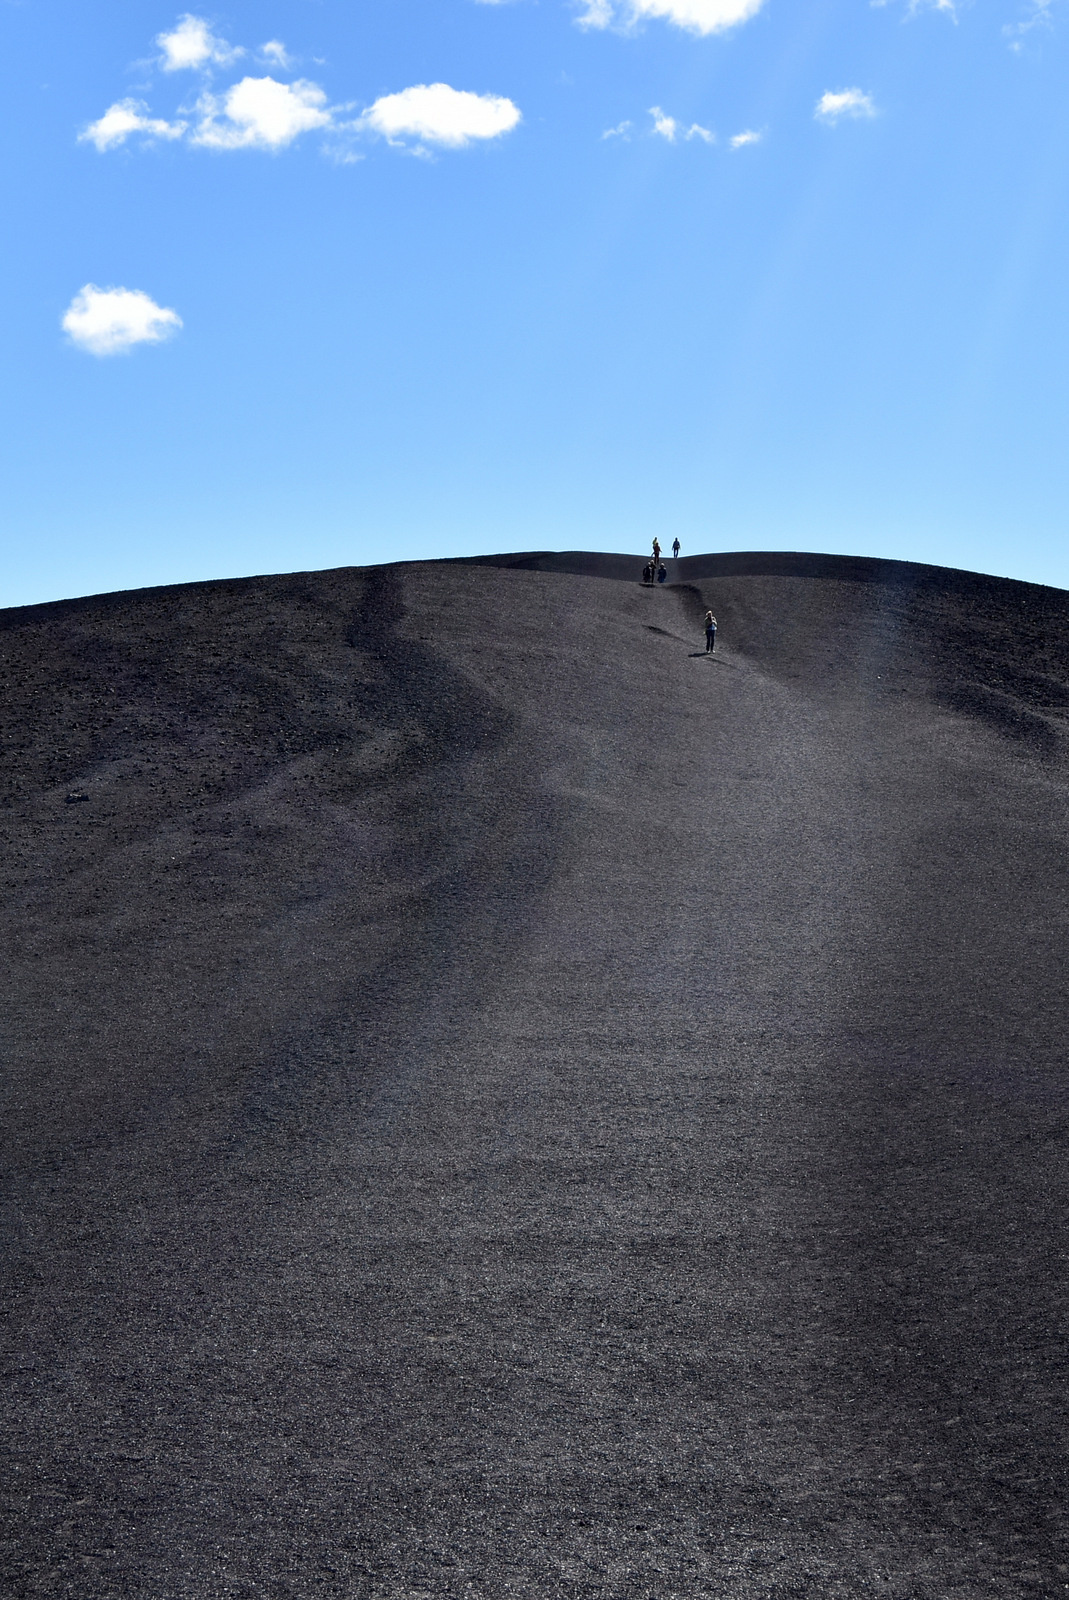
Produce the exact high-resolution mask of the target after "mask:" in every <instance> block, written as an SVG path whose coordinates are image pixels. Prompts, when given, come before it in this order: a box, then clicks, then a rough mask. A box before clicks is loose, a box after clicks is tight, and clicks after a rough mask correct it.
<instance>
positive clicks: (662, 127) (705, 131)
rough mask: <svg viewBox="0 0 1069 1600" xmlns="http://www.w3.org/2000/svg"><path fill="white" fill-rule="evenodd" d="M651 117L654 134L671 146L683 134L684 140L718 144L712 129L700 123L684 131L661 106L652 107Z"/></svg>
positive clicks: (693, 123)
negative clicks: (699, 140)
mask: <svg viewBox="0 0 1069 1600" xmlns="http://www.w3.org/2000/svg"><path fill="white" fill-rule="evenodd" d="M650 116H651V117H652V118H653V131H654V133H655V134H657V135H658V136H659V137H660V138H662V139H667V140H668V143H669V144H675V142H676V140H677V139H678V138H679V136H680V134H681V133H682V135H683V138H684V139H701V140H702V141H703V142H704V143H705V144H715V143H716V134H715V133H714V132H713V131H712V129H711V128H703V127H702V125H701V123H700V122H692V123H691V125H690V127H689V128H687V129H686V130H685V131H684V129H683V128H682V127H681V125H680V124H679V123H678V122H677V121H676V119H675V117H670V116H669V115H668V113H667V111H662V110H661V108H660V106H650ZM603 137H604V136H603Z"/></svg>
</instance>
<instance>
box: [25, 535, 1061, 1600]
mask: <svg viewBox="0 0 1069 1600" xmlns="http://www.w3.org/2000/svg"><path fill="white" fill-rule="evenodd" d="M638 565H640V563H636V562H635V561H634V560H633V559H632V558H627V557H612V556H587V555H554V556H549V555H538V554H533V555H529V556H519V557H516V556H513V557H500V558H496V559H495V560H492V561H491V560H480V561H466V562H441V563H424V564H413V565H402V566H396V567H385V568H372V569H363V570H360V569H352V570H341V571H337V572H326V573H314V574H304V575H296V576H289V577H278V578H262V579H252V580H243V581H235V582H226V583H210V584H199V585H191V586H186V587H180V588H172V589H157V590H146V591H142V592H138V593H131V594H119V595H109V596H102V597H99V598H94V599H89V600H80V601H72V602H65V603H62V604H57V605H53V606H41V607H33V608H27V609H24V610H19V611H8V612H3V613H0V669H2V683H3V696H4V698H3V702H2V707H3V711H2V715H3V722H2V727H3V743H4V762H3V786H4V787H3V792H2V794H0V837H2V850H3V867H4V873H3V881H4V889H5V893H4V899H3V913H2V920H3V927H2V939H3V950H4V958H5V967H6V979H5V993H4V1003H3V1012H2V1016H0V1044H2V1050H3V1064H4V1070H3V1095H4V1098H3V1105H2V1124H3V1129H4V1138H5V1146H6V1148H5V1155H4V1173H5V1178H6V1180H7V1187H6V1196H5V1212H4V1218H3V1243H2V1245H0V1252H2V1261H3V1273H4V1278H3V1282H4V1304H5V1313H6V1317H5V1320H6V1324H7V1331H6V1336H5V1350H4V1371H5V1375H6V1376H5V1400H4V1405H5V1422H4V1430H5V1440H6V1450H5V1460H6V1466H5V1467H4V1472H5V1477H6V1482H5V1484H4V1488H3V1494H4V1499H3V1504H4V1508H5V1509H4V1517H3V1524H4V1527H3V1532H4V1542H3V1546H2V1555H0V1578H2V1581H3V1585H4V1592H5V1593H9V1594H11V1595H13V1596H18V1597H33V1600H38V1597H46V1596H47V1597H48V1600H57V1597H60V1596H76V1597H82V1596H85V1597H92V1600H103V1597H111V1596H123V1597H127V1596H129V1597H137V1600H187V1597H188V1600H216V1597H231V1596H234V1597H242V1600H245V1597H249V1600H251V1597H257V1600H258V1597H260V1596H265V1597H266V1596H270V1597H272V1600H274V1597H289V1596H294V1597H296V1596H301V1597H304V1596H308V1597H317V1600H318V1597H324V1600H327V1597H329V1600H334V1597H346V1600H350V1597H351V1600H358V1597H359V1600H395V1597H396V1600H400V1597H409V1596H417V1595H419V1596H443V1597H450V1600H452V1597H459V1596H468V1597H476V1600H484V1597H485V1600H499V1597H501V1596H505V1595H512V1596H518V1597H523V1600H546V1597H548V1596H555V1595H559V1596H565V1597H569V1600H572V1597H574V1600H579V1597H583V1600H622V1597H625V1596H626V1597H631V1596H652V1597H656V1600H661V1597H670V1596H679V1597H686V1600H693V1597H695V1596H717V1597H720V1596H728V1597H731V1600H736V1597H737V1600H751V1597H753V1600H756V1597H769V1600H788V1597H791V1600H793V1597H801V1596H805V1597H809V1596H812V1597H813V1600H817V1597H820V1600H833V1597H842V1600H847V1597H849V1600H854V1597H856V1596H858V1595H860V1594H862V1593H877V1594H883V1595H887V1596H892V1597H894V1600H952V1597H953V1600H957V1597H965V1596H968V1597H970V1600H971V1597H974V1596H981V1595H983V1596H985V1597H989V1596H1023V1595H1029V1596H1035V1595H1042V1596H1050V1595H1053V1594H1055V1593H1060V1592H1062V1591H1063V1590H1064V1589H1065V1588H1066V1587H1067V1586H1069V1544H1067V1540H1066V1531H1067V1530H1066V1509H1065V1507H1066V1490H1067V1487H1069V1485H1067V1481H1066V1480H1067V1473H1066V1437H1067V1423H1069V1416H1067V1411H1069V1406H1067V1397H1066V1370H1067V1366H1066V1360H1067V1355H1069V1351H1067V1342H1069V1328H1067V1322H1066V1299H1067V1291H1066V1267H1065V1258H1066V1243H1065V1241H1066V1231H1065V1230H1066V1221H1067V1220H1069V1219H1067V1215H1066V1213H1067V1200H1069V1174H1067V1168H1066V1161H1065V1152H1066V1144H1067V1138H1069V1103H1067V1101H1069V1083H1067V1073H1066V1061H1065V1031H1066V1016H1067V998H1069V995H1067V989H1069V969H1067V964H1066V948H1067V946H1066V933H1067V921H1069V859H1067V845H1066V792H1067V780H1069V736H1067V735H1069V720H1067V719H1069V595H1067V594H1063V593H1062V592H1061V591H1055V590H1049V589H1042V588H1038V587H1033V586H1029V585H1024V584H1016V583H1010V582H1008V581H999V580H994V579H984V578H979V577H976V576H973V575H969V574H963V573H950V572H943V571H939V570H937V569H933V568H923V567H908V566H904V565H901V564H898V563H877V562H865V561H850V560H845V559H835V558H830V557H813V556H764V555H753V556H746V555H740V556H708V557H695V558H692V559H690V560H685V561H683V562H681V563H680V564H679V568H678V571H677V572H676V573H675V574H674V576H676V577H677V578H678V581H674V582H673V583H671V584H669V585H666V586H664V587H659V588H657V589H654V590H647V589H643V588H642V587H641V586H640V585H639V584H638V583H636V582H635V581H634V578H635V576H637V571H636V569H637V566H638ZM707 606H712V608H713V609H714V610H715V611H716V613H717V616H718V619H719V622H720V635H719V644H718V651H717V654H716V656H715V657H714V658H708V657H706V656H705V655H704V653H703V649H702V637H701V630H700V619H701V615H702V613H703V611H704V610H705V608H706V607H707ZM75 795H84V796H86V797H87V798H85V799H74V798H68V797H72V796H75Z"/></svg>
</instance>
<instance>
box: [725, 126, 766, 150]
mask: <svg viewBox="0 0 1069 1600" xmlns="http://www.w3.org/2000/svg"><path fill="white" fill-rule="evenodd" d="M763 138H764V134H763V133H758V132H757V131H756V129H754V128H744V129H743V131H742V132H741V133H733V134H732V135H731V140H730V144H731V148H732V149H733V150H742V149H744V148H745V146H746V145H748V144H760V143H761V140H762V139H763Z"/></svg>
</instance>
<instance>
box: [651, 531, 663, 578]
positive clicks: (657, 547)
mask: <svg viewBox="0 0 1069 1600" xmlns="http://www.w3.org/2000/svg"><path fill="white" fill-rule="evenodd" d="M660 561H661V541H660V540H659V539H658V538H657V536H656V534H655V535H654V538H653V570H654V571H655V572H656V570H657V568H658V566H659V565H660Z"/></svg>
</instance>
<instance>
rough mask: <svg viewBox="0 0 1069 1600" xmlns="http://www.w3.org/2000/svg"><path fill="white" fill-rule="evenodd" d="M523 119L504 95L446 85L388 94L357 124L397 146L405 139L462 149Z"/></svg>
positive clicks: (425, 85) (422, 85) (427, 85)
mask: <svg viewBox="0 0 1069 1600" xmlns="http://www.w3.org/2000/svg"><path fill="white" fill-rule="evenodd" d="M519 121H520V111H519V108H518V107H517V106H514V105H513V103H512V101H511V100H506V99H505V98H504V96H503V95H496V94H473V93H471V92H470V91H469V90H467V89H451V88H450V87H449V85H448V84H447V83H418V84H414V85H413V86H412V88H410V89H402V90H401V91H400V93H399V94H387V95H383V96H382V98H381V99H379V100H376V101H375V104H374V105H373V106H370V107H369V108H368V110H367V111H365V112H364V114H363V116H362V117H361V118H360V121H359V123H358V124H357V126H358V127H360V128H365V129H370V131H371V132H372V133H377V134H381V135H382V137H383V138H384V139H389V140H390V141H391V142H392V143H396V142H398V141H400V140H402V139H405V138H412V139H425V140H426V141H427V142H428V144H440V145H448V146H451V147H452V148H454V149H456V148H459V147H460V146H461V145H466V144H469V143H470V142H471V140H472V139H497V138H499V137H500V136H501V135H502V134H504V133H509V132H510V131H511V130H512V129H513V128H514V127H515V126H516V124H517V123H518V122H519Z"/></svg>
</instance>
